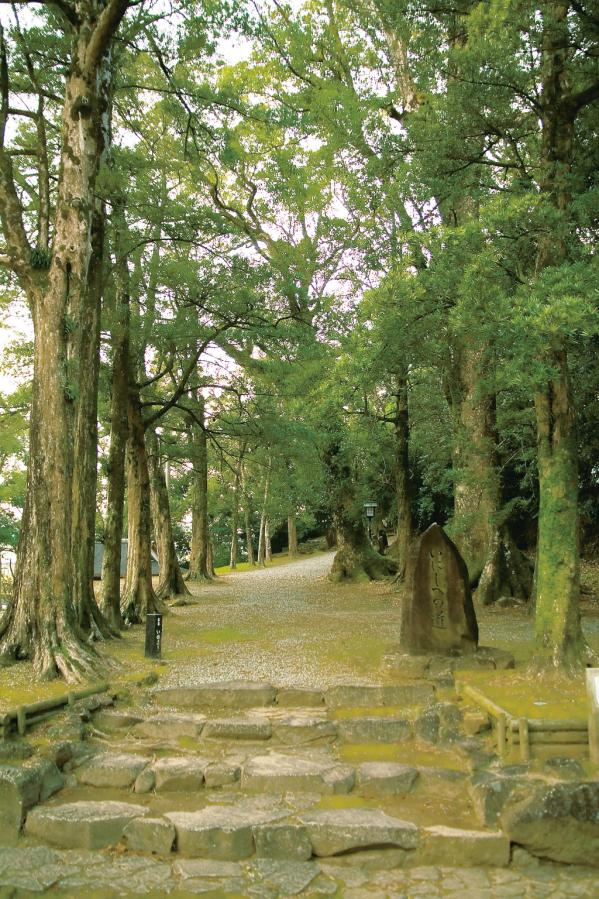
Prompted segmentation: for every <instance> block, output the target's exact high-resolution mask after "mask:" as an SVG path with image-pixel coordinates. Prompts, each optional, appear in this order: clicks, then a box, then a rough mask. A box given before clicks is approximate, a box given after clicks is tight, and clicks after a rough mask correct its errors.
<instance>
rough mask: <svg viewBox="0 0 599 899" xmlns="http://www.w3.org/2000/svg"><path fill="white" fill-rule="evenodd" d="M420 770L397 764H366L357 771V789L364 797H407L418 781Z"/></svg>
mask: <svg viewBox="0 0 599 899" xmlns="http://www.w3.org/2000/svg"><path fill="white" fill-rule="evenodd" d="M417 779H418V770H417V769H416V768H412V767H411V766H410V765H400V764H396V763H395V762H364V763H363V764H362V765H360V766H359V767H358V769H357V771H356V789H357V790H358V792H359V793H360V794H361V795H362V796H366V797H370V796H373V797H376V796H405V795H406V794H407V793H409V792H410V790H411V789H412V787H413V786H414V784H415V783H416V780H417Z"/></svg>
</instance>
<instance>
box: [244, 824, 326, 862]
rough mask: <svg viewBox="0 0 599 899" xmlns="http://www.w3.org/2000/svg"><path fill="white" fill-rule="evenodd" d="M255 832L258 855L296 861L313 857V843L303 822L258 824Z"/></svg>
mask: <svg viewBox="0 0 599 899" xmlns="http://www.w3.org/2000/svg"><path fill="white" fill-rule="evenodd" d="M253 832H254V842H255V845H256V855H258V856H263V857H265V858H278V859H295V860H296V861H307V860H308V859H309V858H311V857H312V843H311V842H310V838H309V836H308V831H307V830H306V828H305V827H304V826H303V825H302V824H286V823H284V822H283V823H274V824H258V825H256V826H255V827H254V828H253Z"/></svg>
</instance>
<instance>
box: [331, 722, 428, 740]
mask: <svg viewBox="0 0 599 899" xmlns="http://www.w3.org/2000/svg"><path fill="white" fill-rule="evenodd" d="M336 723H337V734H338V736H339V739H340V740H342V741H343V742H344V743H400V742H402V741H404V740H409V739H410V737H411V736H412V724H411V722H410V721H408V719H407V718H397V717H384V716H380V717H379V716H376V715H368V716H364V717H359V718H340V719H339V720H338V721H337V722H336Z"/></svg>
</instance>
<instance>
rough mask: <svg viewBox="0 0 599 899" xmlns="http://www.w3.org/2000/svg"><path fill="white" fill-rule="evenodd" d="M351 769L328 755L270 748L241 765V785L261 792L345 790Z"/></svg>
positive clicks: (351, 778) (351, 779) (349, 785)
mask: <svg viewBox="0 0 599 899" xmlns="http://www.w3.org/2000/svg"><path fill="white" fill-rule="evenodd" d="M354 780H355V775H354V770H353V768H351V767H350V766H349V765H343V764H341V763H339V762H336V761H334V760H332V759H325V758H322V759H319V758H314V757H310V758H304V757H302V756H298V755H284V754H282V753H276V752H271V753H270V754H269V755H264V756H255V757H254V758H252V759H250V760H249V761H248V762H246V764H245V765H244V766H243V769H242V774H241V787H242V789H244V790H248V791H253V792H257V791H259V792H265V793H285V792H287V791H290V792H295V793H321V794H324V795H333V794H342V793H349V792H350V791H351V789H352V787H353V785H354Z"/></svg>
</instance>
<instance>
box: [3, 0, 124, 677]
mask: <svg viewBox="0 0 599 899" xmlns="http://www.w3.org/2000/svg"><path fill="white" fill-rule="evenodd" d="M46 6H47V7H48V10H47V19H46V23H47V27H48V33H49V35H51V36H52V39H53V40H54V41H55V42H59V43H60V42H61V41H62V40H63V36H65V37H66V39H67V40H68V41H70V46H71V50H70V56H69V58H68V60H67V65H66V70H65V75H64V81H63V85H62V92H63V99H62V108H61V111H60V145H59V157H60V164H59V170H58V175H57V178H58V181H57V188H56V193H55V197H54V202H53V203H52V204H51V202H50V197H49V194H48V189H47V187H48V182H49V166H50V161H49V154H48V152H47V147H46V145H45V142H44V137H43V133H44V117H45V115H46V112H45V109H44V107H43V105H42V106H38V113H37V123H38V134H39V144H38V158H39V165H38V175H39V178H38V182H39V189H38V191H37V203H38V208H39V215H38V222H37V228H36V229H35V230H36V231H37V234H36V235H35V237H36V242H35V246H33V245H32V241H33V238H34V231H33V229H31V228H30V227H28V222H27V220H26V217H25V214H24V208H23V201H22V198H21V194H20V192H19V191H18V190H17V187H16V183H15V169H14V165H13V157H12V155H11V152H10V150H9V148H8V147H7V146H6V140H7V139H8V138H9V135H10V131H9V128H8V126H9V120H10V117H11V114H12V108H13V107H12V100H11V89H12V88H11V77H10V62H9V57H8V52H9V51H8V47H7V42H6V41H5V39H4V36H2V37H1V40H0V93H1V112H0V138H1V140H0V216H1V218H2V228H3V232H4V240H5V257H4V261H5V264H7V265H8V266H9V267H10V268H11V269H12V271H13V272H14V273H15V275H16V277H17V279H18V282H19V285H20V286H21V288H22V289H23V291H24V292H25V294H26V296H27V299H28V302H29V306H30V310H31V316H32V319H33V325H34V332H35V349H34V374H33V396H32V405H31V419H30V437H29V441H30V456H29V459H30V461H29V468H28V476H27V494H26V499H25V508H24V512H23V522H22V527H21V536H20V541H19V552H18V564H17V572H16V578H15V596H14V602H13V604H12V606H11V609H10V614H9V615H8V616H7V617H6V619H5V620H4V621H3V622H2V625H1V628H0V653H1V654H2V655H4V656H8V657H11V658H26V657H28V658H31V659H33V662H34V667H35V671H36V674H37V675H38V676H40V677H53V676H55V675H56V674H61V675H63V676H64V677H65V678H67V679H74V678H76V677H78V676H80V675H81V674H82V673H84V672H85V671H87V669H88V668H89V665H90V663H91V661H92V657H91V654H90V650H89V648H88V647H87V646H86V645H84V642H83V637H84V628H85V626H86V625H88V626H89V623H90V622H89V616H88V614H83V609H82V598H81V596H79V595H78V594H77V591H78V590H79V591H82V592H83V591H88V590H89V575H90V571H89V567H88V565H89V551H88V552H83V553H81V554H74V555H73V556H72V555H71V547H72V546H73V542H74V541H73V534H74V530H73V529H74V528H76V527H77V526H81V525H82V524H83V523H84V521H85V523H86V524H87V527H86V529H85V546H86V547H87V548H89V542H90V539H92V538H93V534H91V535H90V533H89V523H88V519H87V518H86V510H84V509H82V504H83V501H84V500H87V501H89V493H88V491H87V490H86V487H87V485H86V484H85V478H86V477H88V478H89V477H90V474H89V465H90V462H91V459H92V455H93V454H95V445H94V446H93V448H92V446H91V443H90V442H89V440H88V437H87V435H86V434H85V431H86V429H91V432H93V427H94V425H95V409H94V408H93V403H94V398H95V384H94V381H95V378H96V363H95V360H96V359H97V356H98V351H99V346H98V338H99V327H98V316H99V309H98V305H99V294H98V279H99V277H100V269H101V265H102V261H101V246H102V238H101V221H100V218H99V210H98V207H97V204H96V201H95V185H96V180H97V176H98V171H99V167H100V163H101V159H102V156H103V154H104V153H105V151H106V149H107V140H108V135H107V130H106V123H107V120H108V113H109V94H110V90H111V82H112V65H111V59H110V46H111V43H112V41H113V38H114V35H115V33H116V31H117V30H118V28H119V25H120V23H121V20H122V19H123V16H124V15H125V13H126V12H127V9H128V7H129V6H130V4H129V3H128V2H126V0H108V2H103V0H90V2H86V3H72V4H71V3H69V2H61V3H56V4H53V3H48V4H46ZM42 77H43V76H42V74H41V73H36V74H35V75H34V76H33V77H32V80H37V79H38V78H39V79H41V78H42ZM43 95H44V91H43V89H42V88H40V91H39V96H40V98H41V97H43ZM51 211H53V215H52V214H51ZM100 216H101V213H100ZM50 219H51V221H50ZM90 361H91V367H90ZM92 421H93V424H92ZM90 436H91V434H90ZM76 446H77V447H78V448H79V450H80V451H81V454H82V455H81V456H80V457H79V458H77V459H76V458H75V447H76ZM86 472H87V474H86ZM78 496H79V497H81V500H82V501H81V502H79V501H78ZM74 499H75V502H74V501H73V500H74ZM78 538H79V534H78V535H77V539H78Z"/></svg>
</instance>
